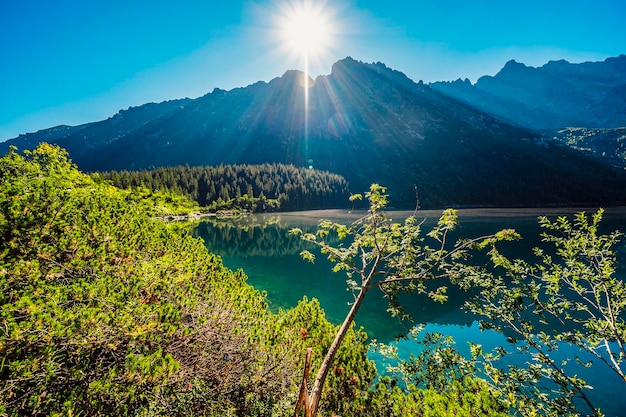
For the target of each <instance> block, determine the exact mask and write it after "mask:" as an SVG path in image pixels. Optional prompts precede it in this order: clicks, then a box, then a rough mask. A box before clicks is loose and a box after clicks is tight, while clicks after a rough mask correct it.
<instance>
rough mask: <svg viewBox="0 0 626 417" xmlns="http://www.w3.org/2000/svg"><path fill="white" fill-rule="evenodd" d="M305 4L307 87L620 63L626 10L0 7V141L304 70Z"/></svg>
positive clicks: (32, 0)
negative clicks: (301, 30)
mask: <svg viewBox="0 0 626 417" xmlns="http://www.w3.org/2000/svg"><path fill="white" fill-rule="evenodd" d="M302 1H309V2H311V1H313V4H312V6H311V7H312V8H313V9H314V10H316V11H317V12H318V13H320V15H322V16H323V17H324V19H325V20H326V22H327V23H328V26H329V27H330V28H332V29H331V30H330V33H329V34H328V36H327V42H326V45H325V46H326V47H325V48H324V49H323V50H320V51H318V53H317V54H316V55H315V56H311V57H310V59H309V61H310V62H309V66H308V70H309V72H310V74H311V75H312V76H313V77H315V76H317V75H322V74H328V73H330V70H331V66H332V64H333V63H334V62H336V61H337V60H339V59H342V58H345V57H346V56H351V57H353V58H355V59H358V60H361V61H366V62H373V61H381V62H383V63H385V64H387V66H389V67H391V68H393V69H396V70H399V71H402V72H404V73H405V74H407V76H409V77H410V78H412V79H413V80H415V81H418V80H423V81H424V82H432V81H439V80H454V79H456V78H466V77H467V78H469V79H470V80H471V81H472V82H475V81H476V79H477V78H478V77H480V76H482V75H494V74H495V73H497V72H498V70H499V69H500V68H502V66H503V65H504V64H505V63H506V61H508V60H510V59H515V60H516V61H518V62H523V63H525V64H526V65H530V66H541V65H543V64H545V63H546V62H547V61H549V60H557V59H567V60H568V61H570V62H583V61H601V60H604V59H606V58H607V57H610V56H617V55H619V54H623V53H626V30H625V29H624V21H626V1H624V0H593V1H591V0H590V1H582V0H523V1H521V0H520V1H517V0H516V1H507V0H473V1H467V0H437V1H433V0H386V1H373V0H338V1H331V0H327V1H324V0H317V1H315V0H300V1H298V0H247V1H236V0H229V1H224V0H219V1H217V0H178V1H171V0H167V1H166V0H106V1H104V0H89V1H87V0H55V1H48V0H0V141H2V140H5V139H9V138H12V137H15V136H17V135H18V134H20V133H27V132H34V131H37V130H39V129H43V128H47V127H52V126H56V125H59V124H69V125H76V124H80V123H86V122H89V121H97V120H102V119H105V118H107V117H109V116H112V115H114V114H115V113H116V112H117V111H118V110H120V109H125V108H128V107H129V106H137V105H141V104H143V103H147V102H159V101H163V100H168V99H175V98H183V97H192V98H193V97H198V96H201V95H204V94H206V93H208V92H211V91H212V90H213V89H214V88H216V87H219V88H222V89H226V90H228V89H232V88H236V87H245V86H247V85H249V84H252V83H254V82H256V81H259V80H262V81H270V80H271V79H272V78H275V77H278V76H281V75H282V74H283V73H284V72H285V71H286V70H288V69H301V70H302V69H304V64H303V59H302V56H301V54H299V53H297V52H296V51H294V50H293V49H289V48H287V46H286V41H285V39H283V38H281V36H282V35H281V32H280V30H279V29H280V23H279V22H280V21H281V19H282V20H284V19H285V16H287V15H288V14H287V10H289V9H290V7H289V4H291V8H293V7H296V6H295V4H296V3H301V2H302Z"/></svg>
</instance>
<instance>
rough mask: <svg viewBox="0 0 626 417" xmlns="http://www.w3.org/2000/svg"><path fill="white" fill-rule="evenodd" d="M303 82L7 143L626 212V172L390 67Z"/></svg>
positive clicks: (348, 67)
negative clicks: (316, 173) (286, 168)
mask: <svg viewBox="0 0 626 417" xmlns="http://www.w3.org/2000/svg"><path fill="white" fill-rule="evenodd" d="M303 79H304V74H303V73H302V72H299V71H287V72H286V73H285V74H284V75H283V76H282V77H278V78H275V79H273V80H272V81H270V82H269V83H265V82H258V83H255V84H252V85H250V86H247V87H243V88H236V89H233V90H230V91H224V90H220V89H215V90H214V91H213V92H211V93H209V94H206V95H204V96H202V97H199V98H197V99H182V100H173V101H168V102H163V103H159V104H154V103H151V104H146V105H144V106H139V107H134V108H130V109H128V110H125V111H121V112H119V113H118V114H116V115H114V116H113V117H111V118H109V119H107V120H103V121H100V122H94V123H90V124H86V125H81V126H76V127H56V128H53V129H47V130H43V131H40V132H37V133H33V134H27V135H21V136H20V137H18V138H16V139H13V140H10V141H8V142H5V143H3V144H0V145H2V146H3V147H4V148H8V145H15V146H17V147H18V148H19V149H25V148H29V147H32V146H34V144H35V143H37V142H38V141H41V140H45V141H49V142H52V143H57V144H58V145H60V146H62V147H65V148H66V149H67V150H68V151H69V153H70V156H71V158H72V159H73V161H74V162H75V163H76V164H77V165H78V166H79V168H81V169H82V170H85V171H96V170H111V169H117V170H120V169H129V170H133V169H146V168H153V167H158V166H173V165H189V166H196V165H220V164H231V163H247V164H258V163H264V162H277V163H288V164H294V165H296V166H306V167H311V168H312V169H323V170H327V171H331V172H335V173H338V174H341V175H343V176H344V177H345V178H346V179H347V180H348V181H349V182H350V186H351V191H352V192H361V191H363V190H365V189H366V188H367V186H368V185H369V184H370V183H372V182H378V183H381V184H384V185H387V186H388V187H389V191H390V194H391V205H392V206H394V207H397V208H400V207H402V208H407V207H414V206H415V204H416V191H417V192H418V195H419V197H418V198H419V201H420V203H421V205H422V207H425V208H439V207H445V206H482V207H490V206H500V207H516V206H570V205H575V206H596V205H604V206H607V205H623V204H626V176H625V175H624V172H623V170H617V169H614V168H613V167H611V166H610V165H608V164H603V163H601V162H598V161H596V160H595V159H593V158H589V157H587V156H585V155H583V154H581V153H580V152H578V151H576V150H572V149H569V148H567V147H566V146H563V145H561V144H560V143H561V142H559V141H554V140H552V139H549V138H546V137H545V136H541V135H540V134H539V133H537V132H536V131H534V130H531V129H529V128H526V127H524V126H519V125H518V126H515V125H513V124H512V123H511V122H510V121H509V122H504V121H503V118H502V117H501V116H500V117H496V116H494V115H491V114H489V113H488V112H486V111H482V110H478V109H477V108H476V107H474V106H473V105H469V104H467V103H463V102H461V101H460V100H459V99H455V98H452V97H449V96H447V95H445V94H443V93H442V92H441V91H438V90H436V89H435V88H432V87H431V86H429V85H426V84H423V83H421V82H417V83H416V82H414V81H413V80H411V79H409V78H407V77H406V76H405V75H404V74H402V73H401V72H398V71H395V70H392V69H390V68H388V67H387V66H385V65H384V64H382V63H372V64H368V63H363V62H360V61H357V60H354V59H352V58H346V59H344V60H341V61H339V62H337V63H335V64H334V65H333V68H332V71H331V73H330V74H329V75H326V76H320V77H318V78H317V79H316V80H309V82H308V85H309V86H310V88H309V90H308V94H307V95H306V97H305V92H304V88H303V85H305V84H306V83H304V82H303ZM548 104H549V103H548ZM566 110H567V109H564V111H566ZM531 127H532V126H531ZM270 197H271V196H270Z"/></svg>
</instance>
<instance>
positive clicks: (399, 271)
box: [291, 184, 510, 417]
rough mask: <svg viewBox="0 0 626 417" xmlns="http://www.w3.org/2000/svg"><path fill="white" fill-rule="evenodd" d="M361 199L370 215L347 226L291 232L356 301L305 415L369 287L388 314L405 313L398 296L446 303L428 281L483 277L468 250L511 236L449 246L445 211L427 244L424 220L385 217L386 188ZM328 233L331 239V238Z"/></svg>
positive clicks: (452, 216) (449, 216) (450, 216)
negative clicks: (340, 275)
mask: <svg viewBox="0 0 626 417" xmlns="http://www.w3.org/2000/svg"><path fill="white" fill-rule="evenodd" d="M365 197H366V198H367V200H368V201H369V211H368V214H367V215H366V216H364V217H363V218H361V219H359V220H357V221H355V222H354V223H352V224H351V225H344V224H340V223H333V222H330V221H327V220H321V221H320V222H319V225H318V229H317V231H316V232H315V233H303V231H302V230H301V229H297V228H296V229H292V231H291V232H292V234H294V235H299V236H301V237H302V239H303V240H304V241H306V242H310V243H312V244H315V245H318V246H319V247H320V250H321V252H322V253H323V254H325V255H326V256H327V257H328V260H330V261H331V262H332V263H334V264H335V265H334V267H333V270H334V271H335V272H340V271H345V273H346V275H347V279H346V282H347V284H348V289H349V290H350V291H352V292H353V294H354V303H353V304H352V307H351V309H350V311H349V313H348V314H347V315H346V317H345V319H344V321H343V324H342V325H341V326H340V328H339V329H338V330H337V332H336V335H335V339H334V341H333V344H332V345H331V347H330V349H329V350H328V352H327V353H326V357H325V358H324V361H323V362H322V366H321V367H320V370H319V371H318V373H317V376H316V378H315V382H314V383H313V388H312V389H311V392H310V394H309V395H308V396H307V397H306V398H305V400H304V402H305V404H306V405H305V409H304V410H305V414H306V416H307V417H309V416H314V415H316V413H317V411H318V407H319V404H320V401H322V402H321V404H323V399H322V398H321V393H322V387H324V384H325V382H326V378H327V376H328V373H329V369H330V367H331V366H332V365H333V361H334V359H335V354H336V353H337V351H338V349H339V348H340V347H341V346H342V343H343V341H344V338H345V336H346V332H347V330H348V329H349V328H350V327H351V326H352V323H353V321H354V317H355V316H356V314H357V312H358V310H359V308H360V306H361V304H362V303H363V301H364V299H365V296H366V294H367V293H368V292H369V291H370V290H372V289H375V288H378V289H380V290H381V291H382V292H383V293H384V296H385V297H386V298H387V300H388V302H389V307H388V310H389V312H390V313H391V314H392V315H400V316H401V317H403V318H404V317H408V316H407V315H406V314H405V313H404V310H403V308H402V305H401V303H400V302H399V299H398V296H399V294H401V293H406V294H426V295H428V296H429V297H430V298H432V299H433V300H435V301H439V302H444V301H446V299H447V297H446V287H445V286H444V285H440V286H439V287H437V288H436V289H434V290H430V291H429V290H428V289H427V287H426V282H428V281H434V282H439V281H441V280H442V279H443V278H450V279H458V277H459V276H461V275H463V276H471V277H473V278H472V279H476V277H480V276H482V275H483V274H484V273H483V270H482V268H481V267H476V266H471V265H470V264H469V262H468V261H467V260H468V257H469V250H470V249H472V248H475V247H481V246H484V245H487V244H488V243H491V242H496V241H499V240H501V239H506V238H509V237H510V236H509V234H507V233H503V234H499V235H491V236H484V237H480V238H476V239H470V240H459V241H458V242H456V243H455V244H453V246H452V247H450V245H449V242H448V235H449V233H450V232H451V231H452V230H454V228H455V227H456V225H457V215H456V212H455V211H454V210H446V211H444V212H443V214H442V216H441V218H440V219H439V222H438V223H437V225H436V226H435V227H434V228H433V229H432V230H431V231H430V232H429V233H428V234H427V237H429V238H430V240H431V242H432V244H433V246H431V245H430V244H429V242H426V240H425V238H424V237H423V236H422V235H421V226H422V223H420V222H418V221H417V219H416V218H415V216H411V217H408V218H407V219H406V220H405V221H404V223H397V222H394V221H393V220H391V219H389V218H388V217H387V216H386V214H385V212H384V209H385V208H386V206H387V202H388V200H387V194H386V188H385V187H382V186H380V185H378V184H372V185H371V186H370V190H369V191H368V192H367V193H365ZM360 198H361V196H360V195H354V196H352V198H351V200H352V201H355V200H359V199H360ZM331 236H332V238H333V239H334V240H330V241H329V237H331ZM337 239H338V241H337ZM344 242H345V245H344ZM301 255H302V257H303V258H304V259H305V260H308V261H314V260H315V257H314V255H313V254H312V253H311V252H310V251H308V250H304V251H302V253H301ZM296 412H298V409H296Z"/></svg>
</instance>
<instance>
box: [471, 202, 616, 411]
mask: <svg viewBox="0 0 626 417" xmlns="http://www.w3.org/2000/svg"><path fill="white" fill-rule="evenodd" d="M602 214H603V211H602V210H599V211H598V212H596V213H595V214H594V215H592V216H591V217H589V218H588V217H587V216H586V215H585V214H584V213H579V214H576V215H575V216H574V219H573V221H571V220H569V219H568V218H566V217H558V218H557V219H556V220H554V221H551V220H549V219H547V218H546V217H541V218H540V220H539V223H540V225H541V227H542V228H544V229H545V230H546V231H545V232H544V233H542V237H543V242H545V243H548V244H550V245H551V247H548V248H535V249H534V254H535V256H536V257H537V259H538V262H536V263H530V262H527V261H524V260H521V259H514V260H511V259H509V258H508V257H506V256H505V255H503V254H502V253H501V252H500V251H499V250H498V249H497V248H496V247H495V246H493V247H492V248H491V252H490V255H491V260H492V263H493V264H494V266H495V267H496V272H503V273H504V275H496V274H495V273H494V274H493V275H489V276H485V277H482V279H480V280H475V279H471V278H470V277H468V278H467V279H466V280H465V281H464V285H466V286H471V287H475V288H476V289H478V290H479V296H478V297H477V299H476V300H475V301H473V302H471V303H469V308H470V309H471V310H472V311H473V312H474V313H477V314H481V315H483V316H485V317H486V318H487V320H485V321H484V322H483V323H482V325H483V327H485V328H495V329H497V330H499V331H501V332H505V333H506V334H507V335H508V336H509V337H508V340H509V341H510V342H512V343H513V344H514V346H516V347H517V350H519V351H522V352H526V353H528V354H529V359H530V360H529V363H528V364H527V366H526V367H523V366H516V365H509V366H508V369H502V367H501V366H499V364H498V362H497V361H498V359H500V358H502V357H503V356H505V355H506V354H507V351H506V350H505V349H504V348H500V349H497V350H496V352H494V353H483V352H482V349H481V348H480V346H474V349H473V352H474V354H475V356H476V358H479V357H480V358H482V360H483V361H484V366H483V369H484V372H485V373H486V374H487V375H488V376H489V377H490V378H491V379H492V381H493V382H494V383H495V384H496V385H498V386H499V387H501V388H502V389H503V390H504V391H505V392H506V393H507V395H508V396H509V400H510V402H511V404H512V407H513V408H515V409H516V410H517V411H518V412H519V413H520V414H521V415H534V414H535V413H541V414H542V415H574V414H577V413H578V411H577V407H586V410H585V412H587V413H592V414H594V415H600V414H601V412H600V410H598V409H597V408H596V407H595V406H594V404H593V401H592V400H591V399H590V398H589V396H588V391H589V390H590V389H592V387H590V386H589V385H588V384H587V383H586V382H585V381H584V380H582V379H581V378H580V377H579V376H578V372H577V367H579V368H578V369H581V368H580V367H582V368H590V367H597V366H601V367H608V369H610V370H611V371H612V372H614V373H615V374H616V375H618V376H619V379H621V381H622V382H624V385H623V386H624V388H626V376H625V372H626V369H625V366H626V365H625V364H626V362H625V360H626V350H625V346H626V345H625V343H626V322H625V317H626V315H625V307H626V284H625V283H624V281H623V280H620V279H619V278H618V277H617V276H616V266H617V265H616V257H615V253H614V251H613V246H614V245H615V244H616V243H617V241H618V239H619V237H620V236H621V234H620V233H619V232H613V233H610V234H608V235H603V234H600V233H599V232H598V229H599V224H600V220H601V218H602ZM567 346H569V347H573V349H568V351H572V352H574V353H572V354H571V356H568V357H564V356H563V355H559V354H558V352H559V350H562V349H564V348H565V347H567ZM544 386H547V387H551V389H550V390H551V391H552V392H551V393H550V394H548V393H547V392H546V390H545V389H542V387H544ZM577 399H578V400H579V401H578V403H577V402H576V400H577Z"/></svg>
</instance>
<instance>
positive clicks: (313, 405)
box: [306, 287, 368, 417]
mask: <svg viewBox="0 0 626 417" xmlns="http://www.w3.org/2000/svg"><path fill="white" fill-rule="evenodd" d="M367 291H368V290H367V288H366V287H361V290H360V291H359V295H358V296H357V297H356V300H355V301H354V304H352V308H351V309H350V312H349V313H348V315H347V316H346V318H345V319H344V321H343V324H342V325H341V327H340V328H339V331H338V332H337V334H336V335H335V340H333V343H332V344H331V345H330V348H329V349H328V353H326V357H325V358H324V361H323V362H322V365H321V366H320V369H319V371H317V376H316V377H315V382H314V383H313V389H312V390H311V395H310V397H309V398H310V399H309V407H308V408H309V409H308V413H307V414H306V417H315V415H316V414H317V408H318V406H319V402H320V398H321V397H322V388H324V382H325V381H326V376H327V375H328V371H329V370H330V367H331V365H332V364H333V360H334V359H335V355H336V354H337V351H338V350H339V347H340V346H341V342H343V339H344V337H345V336H346V333H348V329H350V326H351V325H352V322H353V321H354V317H355V316H356V313H357V311H359V307H361V303H362V302H363V299H364V298H365V294H366V293H367Z"/></svg>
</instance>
